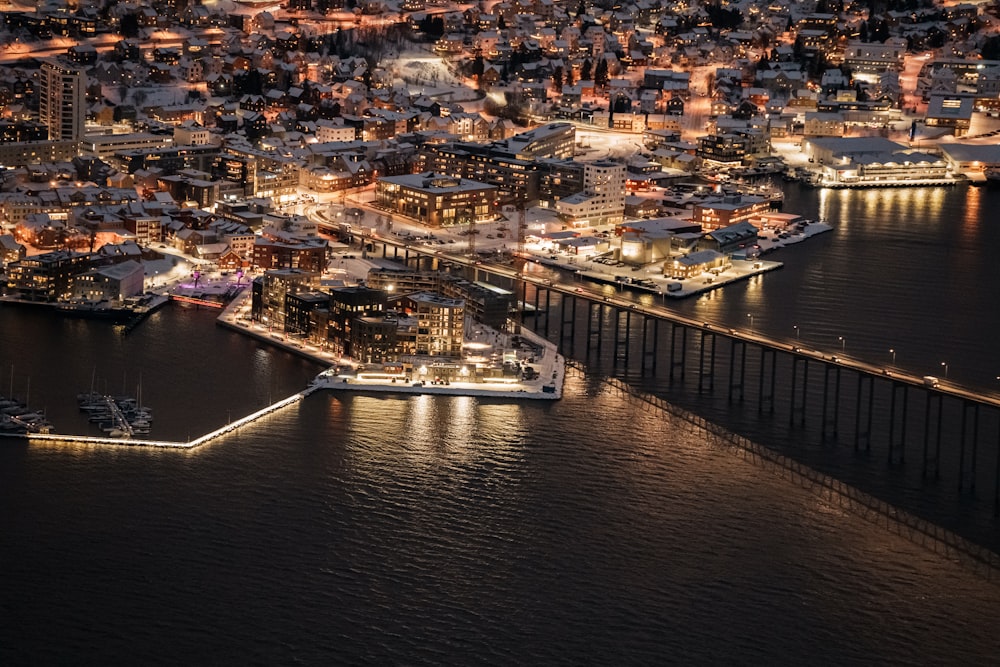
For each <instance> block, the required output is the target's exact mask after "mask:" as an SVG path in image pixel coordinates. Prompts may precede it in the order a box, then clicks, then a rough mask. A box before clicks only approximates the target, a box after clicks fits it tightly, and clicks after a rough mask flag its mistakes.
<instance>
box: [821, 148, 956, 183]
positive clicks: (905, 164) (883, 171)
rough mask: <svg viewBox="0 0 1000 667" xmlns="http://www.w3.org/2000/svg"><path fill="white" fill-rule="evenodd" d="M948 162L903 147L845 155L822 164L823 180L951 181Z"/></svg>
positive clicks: (826, 181)
mask: <svg viewBox="0 0 1000 667" xmlns="http://www.w3.org/2000/svg"><path fill="white" fill-rule="evenodd" d="M951 178H952V176H951V172H950V169H949V167H948V162H947V161H946V160H945V159H944V158H943V157H942V156H940V155H935V154H932V153H925V152H923V151H918V150H904V151H897V152H894V153H884V154H881V155H874V156H862V157H857V158H853V159H845V160H842V161H839V162H834V163H833V164H827V165H824V166H823V172H822V181H821V183H822V184H823V185H826V186H837V185H840V186H844V185H851V186H856V185H879V184H886V185H905V184H906V182H907V181H920V182H925V181H928V180H930V181H950V180H951Z"/></svg>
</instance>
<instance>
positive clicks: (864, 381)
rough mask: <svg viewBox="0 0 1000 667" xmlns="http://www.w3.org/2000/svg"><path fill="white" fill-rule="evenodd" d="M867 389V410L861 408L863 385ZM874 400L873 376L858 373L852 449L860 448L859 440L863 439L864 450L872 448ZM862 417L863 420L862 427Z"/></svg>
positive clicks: (868, 450)
mask: <svg viewBox="0 0 1000 667" xmlns="http://www.w3.org/2000/svg"><path fill="white" fill-rule="evenodd" d="M866 385H867V389H868V404H867V411H865V410H862V405H861V399H862V397H863V396H864V394H865V387H866ZM874 401H875V378H874V377H873V376H871V375H868V374H866V373H858V393H857V398H856V401H855V405H854V451H858V450H859V449H860V448H861V441H862V440H864V441H865V451H866V452H870V451H871V449H872V442H871V440H872V438H871V433H872V406H873V404H874ZM862 419H863V420H864V422H865V425H864V428H863V429H862V426H861V422H862Z"/></svg>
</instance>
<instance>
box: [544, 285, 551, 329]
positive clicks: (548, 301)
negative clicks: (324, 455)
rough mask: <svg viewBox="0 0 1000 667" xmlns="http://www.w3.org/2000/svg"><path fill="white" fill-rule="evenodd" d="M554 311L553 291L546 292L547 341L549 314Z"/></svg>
mask: <svg viewBox="0 0 1000 667" xmlns="http://www.w3.org/2000/svg"><path fill="white" fill-rule="evenodd" d="M551 310H552V290H550V289H547V290H545V340H548V339H549V320H550V319H551V318H550V316H549V312H550V311H551Z"/></svg>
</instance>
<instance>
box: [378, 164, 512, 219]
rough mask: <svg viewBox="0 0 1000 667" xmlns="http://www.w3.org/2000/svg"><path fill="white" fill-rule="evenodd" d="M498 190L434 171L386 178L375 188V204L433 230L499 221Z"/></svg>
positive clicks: (379, 181)
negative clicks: (496, 219) (497, 211)
mask: <svg viewBox="0 0 1000 667" xmlns="http://www.w3.org/2000/svg"><path fill="white" fill-rule="evenodd" d="M496 195H497V188H496V187H495V186H493V185H489V184H488V183H481V182H479V181H470V180H466V179H462V178H453V177H451V176H443V175H441V174H436V173H434V172H427V173H423V174H405V175H402V176H386V177H381V178H379V179H378V181H377V184H376V186H375V203H376V204H377V205H378V206H380V207H382V208H385V209H387V210H389V211H392V212H393V213H398V214H400V215H404V216H406V217H408V218H413V219H415V220H417V221H418V222H420V223H423V224H425V225H427V226H429V227H442V226H445V225H455V224H468V223H471V222H485V221H487V220H493V219H494V218H495V214H494V206H493V203H494V201H496Z"/></svg>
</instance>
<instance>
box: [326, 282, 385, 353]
mask: <svg viewBox="0 0 1000 667" xmlns="http://www.w3.org/2000/svg"><path fill="white" fill-rule="evenodd" d="M387 303H388V295H387V293H386V292H385V291H384V290H381V289H374V288H372V287H368V286H364V285H358V286H352V287H339V288H337V289H334V290H331V292H330V321H329V332H328V336H327V337H328V339H329V341H330V343H331V345H332V346H333V349H334V351H335V352H337V353H339V354H342V355H344V356H347V357H353V356H354V349H353V347H352V342H353V341H354V340H357V337H356V336H354V334H353V330H354V326H355V320H356V319H357V318H359V317H373V316H378V315H381V314H382V313H384V312H385V309H386V304H387Z"/></svg>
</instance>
